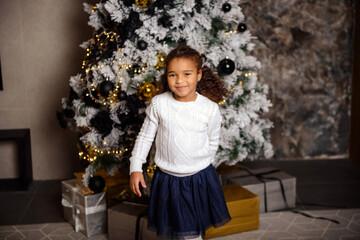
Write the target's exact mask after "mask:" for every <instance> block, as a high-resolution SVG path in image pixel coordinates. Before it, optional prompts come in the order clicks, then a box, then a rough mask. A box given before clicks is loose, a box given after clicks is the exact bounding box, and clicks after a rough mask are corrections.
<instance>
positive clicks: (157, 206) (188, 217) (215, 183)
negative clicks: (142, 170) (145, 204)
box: [148, 165, 231, 239]
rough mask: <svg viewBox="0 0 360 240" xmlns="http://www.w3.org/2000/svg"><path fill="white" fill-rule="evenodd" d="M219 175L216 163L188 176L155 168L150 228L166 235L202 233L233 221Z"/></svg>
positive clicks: (183, 236)
mask: <svg viewBox="0 0 360 240" xmlns="http://www.w3.org/2000/svg"><path fill="white" fill-rule="evenodd" d="M230 219H231V218H230V215H229V212H228V209H227V206H226V202H225V198H224V193H223V191H222V188H221V185H220V181H219V177H218V175H217V173H216V170H215V168H214V166H213V165H209V166H208V167H207V168H205V169H203V170H201V171H200V172H198V173H196V174H194V175H191V176H186V177H176V176H173V175H170V174H167V173H164V172H162V171H161V170H160V169H159V168H158V169H157V170H156V171H155V174H154V177H153V180H152V184H151V193H150V202H149V213H148V229H150V230H154V231H157V235H158V236H160V237H165V238H178V239H181V238H183V239H187V238H195V237H198V236H199V235H203V234H204V233H205V231H206V229H208V228H209V227H211V226H215V227H219V226H222V225H224V224H225V223H227V222H228V221H230Z"/></svg>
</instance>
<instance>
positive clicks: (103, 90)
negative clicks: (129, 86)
mask: <svg viewBox="0 0 360 240" xmlns="http://www.w3.org/2000/svg"><path fill="white" fill-rule="evenodd" d="M112 90H114V83H113V82H111V81H103V82H101V83H100V94H101V96H103V97H107V96H108V95H109V93H110V91H112Z"/></svg>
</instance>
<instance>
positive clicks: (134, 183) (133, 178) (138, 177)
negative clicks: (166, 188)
mask: <svg viewBox="0 0 360 240" xmlns="http://www.w3.org/2000/svg"><path fill="white" fill-rule="evenodd" d="M139 183H141V186H142V187H143V188H146V184H145V180H144V175H143V173H142V172H132V173H131V175H130V189H131V191H133V192H134V193H135V195H137V196H139V197H141V192H140V188H139Z"/></svg>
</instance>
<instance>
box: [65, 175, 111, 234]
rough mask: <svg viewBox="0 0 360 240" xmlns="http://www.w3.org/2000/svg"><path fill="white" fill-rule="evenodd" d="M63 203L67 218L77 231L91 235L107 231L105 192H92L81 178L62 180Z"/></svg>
mask: <svg viewBox="0 0 360 240" xmlns="http://www.w3.org/2000/svg"><path fill="white" fill-rule="evenodd" d="M62 205H63V207H64V217H65V219H66V220H67V221H68V222H69V223H70V224H72V225H73V226H74V227H75V231H76V232H78V231H80V232H82V233H84V234H85V235H86V236H87V237H91V236H94V235H97V234H100V233H105V232H106V223H107V222H106V221H107V215H106V214H107V212H106V199H105V193H104V192H102V193H97V194H92V192H91V191H90V190H89V189H88V188H86V187H85V186H84V185H83V184H82V182H81V180H80V179H71V180H67V181H62Z"/></svg>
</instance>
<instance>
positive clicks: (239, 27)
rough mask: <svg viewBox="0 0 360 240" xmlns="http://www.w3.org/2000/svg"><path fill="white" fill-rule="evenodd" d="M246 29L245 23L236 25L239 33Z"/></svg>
mask: <svg viewBox="0 0 360 240" xmlns="http://www.w3.org/2000/svg"><path fill="white" fill-rule="evenodd" d="M246 29H247V27H246V24H245V23H239V25H238V31H239V32H245V31H246Z"/></svg>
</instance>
